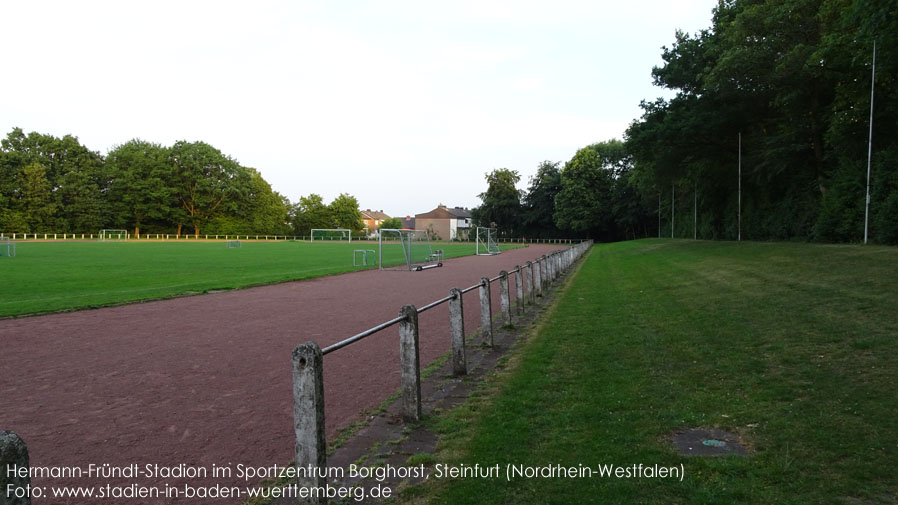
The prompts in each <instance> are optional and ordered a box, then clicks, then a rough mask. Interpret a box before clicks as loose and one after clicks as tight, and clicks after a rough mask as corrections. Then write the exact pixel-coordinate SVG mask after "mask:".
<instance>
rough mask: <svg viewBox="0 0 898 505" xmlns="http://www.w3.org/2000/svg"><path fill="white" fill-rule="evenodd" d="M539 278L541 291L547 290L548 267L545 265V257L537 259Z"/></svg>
mask: <svg viewBox="0 0 898 505" xmlns="http://www.w3.org/2000/svg"><path fill="white" fill-rule="evenodd" d="M539 278H540V279H542V281H543V291H548V290H549V267H548V265H546V257H545V256H541V257H540V258H539Z"/></svg>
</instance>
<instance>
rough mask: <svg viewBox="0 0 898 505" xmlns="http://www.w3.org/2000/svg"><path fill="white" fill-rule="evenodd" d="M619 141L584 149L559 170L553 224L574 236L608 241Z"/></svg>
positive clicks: (611, 225)
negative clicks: (559, 181)
mask: <svg viewBox="0 0 898 505" xmlns="http://www.w3.org/2000/svg"><path fill="white" fill-rule="evenodd" d="M619 143H620V142H618V141H611V142H603V143H599V144H593V145H591V146H588V147H584V148H583V149H580V150H579V151H577V153H576V154H574V157H573V158H571V160H570V161H568V162H567V163H565V165H564V169H562V170H561V191H560V192H559V193H558V194H557V195H556V196H555V215H554V218H555V224H556V225H557V226H558V227H559V228H561V229H563V230H570V231H572V232H574V233H580V234H585V235H587V236H590V237H593V238H606V239H607V238H608V236H609V234H611V233H612V230H613V212H612V201H611V188H612V185H613V181H614V171H615V167H616V166H617V165H618V164H619V163H620V159H619V158H618V156H620V150H619V149H618V145H617V144H619Z"/></svg>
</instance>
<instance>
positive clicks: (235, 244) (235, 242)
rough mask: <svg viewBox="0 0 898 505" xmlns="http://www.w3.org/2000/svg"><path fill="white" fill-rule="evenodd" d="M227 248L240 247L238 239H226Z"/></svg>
mask: <svg viewBox="0 0 898 505" xmlns="http://www.w3.org/2000/svg"><path fill="white" fill-rule="evenodd" d="M228 249H240V241H239V240H228Z"/></svg>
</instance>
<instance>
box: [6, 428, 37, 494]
mask: <svg viewBox="0 0 898 505" xmlns="http://www.w3.org/2000/svg"><path fill="white" fill-rule="evenodd" d="M19 468H26V469H27V468H28V446H26V445H25V441H24V440H22V437H20V436H18V435H16V434H15V433H13V432H11V431H0V503H2V504H3V505H31V496H30V494H29V493H28V490H29V489H30V487H31V479H30V478H29V477H28V474H27V473H26V474H25V476H24V477H21V476H20V475H21V474H19V473H17V472H16V470H15V469H19ZM10 470H12V471H10ZM19 494H21V495H22V496H21V497H19V496H18V495H19Z"/></svg>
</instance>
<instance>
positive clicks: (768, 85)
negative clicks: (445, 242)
mask: <svg viewBox="0 0 898 505" xmlns="http://www.w3.org/2000/svg"><path fill="white" fill-rule="evenodd" d="M895 12H898V0H876V1H869V2H860V1H856V0H775V1H774V0H722V1H721V2H720V3H719V4H718V6H717V7H716V8H715V9H714V10H713V16H712V26H711V27H710V28H708V29H706V30H702V31H701V32H699V33H697V34H695V35H689V34H685V33H682V32H678V33H677V34H676V38H675V41H674V44H673V45H672V46H671V47H669V48H663V51H662V58H663V60H664V64H663V65H662V66H660V67H656V68H654V69H653V71H652V75H653V77H654V80H655V84H656V85H658V86H660V87H663V88H666V89H669V90H673V91H675V93H676V94H675V96H674V97H673V98H671V99H669V100H668V99H657V100H654V101H643V102H642V104H641V107H642V109H643V114H642V117H640V118H639V119H637V120H635V121H634V122H633V123H632V124H631V126H630V127H629V128H628V130H627V132H626V141H625V142H619V141H615V140H612V141H609V142H601V143H598V144H594V145H591V146H588V147H585V148H583V149H581V150H579V151H578V152H577V153H576V154H575V155H574V157H573V158H572V159H571V160H570V161H568V162H567V163H565V164H564V167H563V168H559V166H560V163H553V162H544V163H543V164H541V165H540V167H539V169H538V171H537V174H536V175H535V176H534V177H533V178H532V179H531V181H530V187H529V188H528V190H527V191H526V192H523V193H522V194H520V195H519V196H520V197H521V198H519V199H518V200H517V201H516V200H515V198H514V194H513V193H512V190H513V189H514V188H513V185H510V184H509V183H510V181H514V182H517V181H518V180H519V179H520V177H519V175H518V174H517V173H516V172H513V171H508V170H505V169H500V170H497V171H494V172H493V173H491V174H487V182H488V185H489V189H488V190H487V191H486V192H485V193H483V194H481V195H480V197H481V199H482V200H483V205H481V206H480V207H479V208H478V209H477V212H476V213H475V217H477V218H480V221H479V222H481V223H485V222H491V221H492V222H495V223H496V224H497V225H498V226H499V227H500V229H502V230H503V231H504V232H505V233H506V234H525V235H527V234H529V235H532V236H546V235H549V236H551V235H557V234H561V235H570V236H577V235H579V236H589V237H591V238H596V239H599V240H619V239H626V238H633V237H639V236H650V235H656V234H658V235H663V236H671V235H673V236H676V237H693V236H697V237H699V238H722V239H735V238H737V236H739V233H740V231H741V237H742V238H746V239H754V240H768V239H798V240H820V241H859V240H861V239H862V238H863V232H864V212H865V189H866V188H865V186H866V174H867V149H868V133H869V128H870V122H869V118H868V115H869V112H870V100H871V96H870V92H871V70H872V68H871V66H872V59H873V42H874V40H875V41H876V43H877V45H876V47H877V54H876V81H875V88H874V91H875V100H874V105H875V106H874V117H873V125H874V130H873V131H874V134H873V150H872V152H873V158H872V180H871V204H870V237H871V239H873V240H877V241H879V242H882V243H891V244H894V243H898V137H896V131H895V130H896V129H898V86H895V78H896V75H898V72H896V70H898V68H896V67H898V55H896V51H895V49H894V48H895V47H898V45H896V44H898V40H896V39H898V16H895V15H894V14H895ZM740 166H741V174H742V176H741V179H740V177H739V170H740ZM740 185H741V205H740V191H739V189H740ZM494 186H496V187H494ZM500 209H501V210H500Z"/></svg>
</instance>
